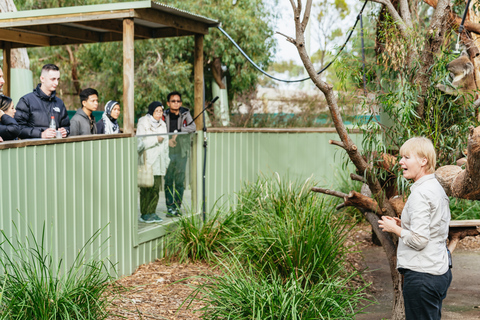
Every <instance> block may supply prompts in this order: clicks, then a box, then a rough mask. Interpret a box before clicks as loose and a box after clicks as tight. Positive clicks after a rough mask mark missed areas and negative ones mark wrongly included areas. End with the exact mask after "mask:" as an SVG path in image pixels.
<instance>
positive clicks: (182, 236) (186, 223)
mask: <svg viewBox="0 0 480 320" xmlns="http://www.w3.org/2000/svg"><path fill="white" fill-rule="evenodd" d="M206 218H207V219H206V220H205V221H204V222H202V220H201V218H200V217H198V216H197V215H194V214H189V215H186V216H184V217H182V218H181V219H180V220H179V221H178V226H175V229H174V230H173V231H172V233H171V234H170V236H168V237H166V240H165V241H166V244H165V257H166V258H167V259H171V258H177V259H179V260H180V261H181V262H185V261H192V262H196V261H208V262H210V261H215V257H216V255H218V254H219V253H221V252H223V251H224V249H225V248H227V247H228V245H229V243H230V242H231V241H232V238H234V237H235V235H234V234H232V231H231V229H230V228H231V225H232V223H233V221H232V220H233V218H234V216H233V215H232V214H226V215H225V214H223V215H222V210H221V209H218V210H217V211H216V213H215V214H214V215H213V216H211V215H207V217H206Z"/></svg>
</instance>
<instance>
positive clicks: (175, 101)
mask: <svg viewBox="0 0 480 320" xmlns="http://www.w3.org/2000/svg"><path fill="white" fill-rule="evenodd" d="M170 102H171V103H180V102H182V100H170Z"/></svg>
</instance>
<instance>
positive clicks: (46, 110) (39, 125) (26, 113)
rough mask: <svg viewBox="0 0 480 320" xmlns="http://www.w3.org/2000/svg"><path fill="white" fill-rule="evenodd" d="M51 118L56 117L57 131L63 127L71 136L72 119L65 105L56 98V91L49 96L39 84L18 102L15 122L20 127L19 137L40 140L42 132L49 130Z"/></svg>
mask: <svg viewBox="0 0 480 320" xmlns="http://www.w3.org/2000/svg"><path fill="white" fill-rule="evenodd" d="M51 116H54V117H55V122H56V123H57V129H58V128H62V127H63V128H65V130H67V134H70V119H69V118H68V113H67V109H66V108H65V104H64V103H63V101H62V100H61V99H60V98H57V97H56V96H55V91H53V92H52V94H51V95H50V96H47V95H46V94H45V93H44V92H43V91H42V90H41V89H40V84H39V85H37V87H36V88H35V89H34V90H33V92H31V93H28V94H26V95H24V96H23V97H21V98H20V101H18V104H17V113H15V120H17V122H18V125H19V126H20V134H19V137H20V138H21V139H31V138H40V137H41V135H42V132H43V131H45V130H46V129H48V127H49V124H50V119H51V118H50V117H51Z"/></svg>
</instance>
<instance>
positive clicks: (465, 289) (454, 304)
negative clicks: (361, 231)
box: [356, 244, 480, 320]
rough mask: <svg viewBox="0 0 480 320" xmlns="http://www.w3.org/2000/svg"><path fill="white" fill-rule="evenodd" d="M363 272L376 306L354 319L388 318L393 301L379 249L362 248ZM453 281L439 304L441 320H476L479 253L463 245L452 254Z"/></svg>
mask: <svg viewBox="0 0 480 320" xmlns="http://www.w3.org/2000/svg"><path fill="white" fill-rule="evenodd" d="M363 256H364V259H365V264H366V265H367V266H368V268H369V270H370V271H367V272H368V273H369V274H370V275H371V276H372V277H371V278H372V279H373V287H374V289H375V291H374V292H373V294H374V297H375V299H376V300H377V301H378V304H376V305H373V306H370V307H368V308H367V309H366V310H365V311H366V312H369V314H362V315H359V316H357V318H356V320H380V319H389V318H390V316H391V310H390V309H391V306H392V300H393V292H392V281H391V278H390V270H389V268H388V264H387V258H386V255H385V252H384V251H383V249H382V248H381V247H373V246H370V247H366V248H363ZM453 264H454V265H453V269H452V273H453V280H452V285H451V286H450V289H449V290H448V294H447V298H446V299H445V300H444V303H443V312H442V320H453V319H462V320H473V319H480V308H479V307H480V251H479V249H478V248H468V246H466V245H465V244H464V245H463V246H460V248H459V249H457V250H455V252H454V253H453Z"/></svg>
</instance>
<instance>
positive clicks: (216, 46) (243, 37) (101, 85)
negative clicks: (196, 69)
mask: <svg viewBox="0 0 480 320" xmlns="http://www.w3.org/2000/svg"><path fill="white" fill-rule="evenodd" d="M109 2H112V1H108V0H95V1H92V0H82V1H80V0H45V1H42V0H37V1H33V0H23V1H22V2H19V3H17V8H18V9H19V10H29V9H35V8H46V7H58V6H74V5H85V4H97V3H109ZM162 2H163V3H165V4H167V5H172V6H174V7H176V8H179V9H184V10H187V11H189V12H192V13H195V14H200V15H204V16H206V17H209V18H211V19H216V20H218V21H220V22H223V24H222V27H223V28H224V30H225V31H227V32H228V33H229V34H230V35H231V36H232V38H233V39H235V41H236V42H237V43H238V44H239V45H240V46H241V47H242V48H243V50H244V51H245V52H246V53H247V54H249V56H250V57H251V58H252V59H253V60H254V61H255V62H256V63H257V64H259V65H260V66H262V67H263V68H266V67H268V65H269V64H270V63H271V60H270V57H271V54H272V53H273V52H274V47H275V42H274V40H273V38H271V36H272V34H273V30H272V28H273V26H272V24H271V21H272V19H273V18H274V13H273V10H270V8H268V7H267V6H266V5H265V4H264V2H263V1H261V0H248V1H238V2H237V3H236V4H235V5H234V4H232V2H231V1H218V0H203V1H199V0H188V1H180V2H179V1H173V0H167V1H162ZM259 17H261V19H259ZM68 48H70V49H71V52H72V53H73V57H74V60H72V59H71V56H70V55H69V53H68V51H67V46H62V47H54V48H41V49H29V56H30V57H31V60H32V63H31V65H32V69H33V72H34V77H35V81H37V79H38V74H39V73H38V72H37V69H39V68H41V66H42V65H43V64H45V63H46V62H50V63H56V64H59V65H60V66H61V70H62V79H63V81H62V82H61V83H60V86H59V91H62V93H63V94H62V98H65V99H64V100H66V102H69V103H68V104H67V108H69V109H76V105H75V104H77V103H78V98H76V94H77V93H76V89H75V88H74V87H73V85H74V84H73V82H71V81H68V80H67V79H69V78H71V76H70V75H71V72H72V68H73V67H74V66H76V67H77V68H78V77H79V83H80V88H81V89H85V88H87V87H94V88H96V89H97V90H98V91H99V93H100V97H99V98H100V102H101V103H105V102H106V101H108V100H111V99H113V100H117V101H121V97H122V94H123V92H122V90H123V85H122V83H123V82H122V81H123V80H122V79H123V78H122V75H123V72H122V66H123V55H122V54H121V53H122V47H121V44H120V43H102V44H90V45H72V46H70V47H68ZM193 49H194V39H193V37H177V38H169V39H153V40H144V41H136V42H135V57H136V59H135V108H136V116H137V117H138V116H140V115H142V114H143V113H145V112H146V109H147V106H148V104H149V103H150V102H152V101H154V100H159V101H162V102H164V103H165V100H166V95H167V94H168V93H169V92H170V91H173V90H178V91H180V92H181V93H183V94H184V97H183V101H184V106H187V107H188V106H193V101H194V100H193V94H194V92H193V61H194V51H193ZM216 57H220V58H221V61H222V63H223V64H224V65H225V66H226V67H227V69H228V70H227V73H226V76H227V80H228V82H229V95H230V97H229V98H230V100H231V99H232V98H233V97H235V96H238V95H242V94H243V93H245V92H249V91H251V90H254V88H255V85H256V83H257V76H258V74H257V71H255V70H254V69H253V68H252V67H251V66H250V65H249V64H248V62H247V61H246V60H245V59H244V58H243V56H241V54H240V53H239V52H238V50H237V49H236V48H235V47H234V46H233V45H232V44H231V43H230V41H229V40H228V39H227V38H226V37H225V36H223V34H221V33H220V32H219V31H218V30H215V29H211V30H210V33H209V34H208V35H206V36H205V40H204V61H205V67H206V68H207V69H206V85H207V90H206V94H207V97H206V98H207V99H209V95H210V92H211V90H210V88H209V85H210V82H211V80H212V76H211V73H210V72H209V69H208V65H209V64H210V63H211V62H212V61H213V59H214V58H216ZM66 95H72V98H70V99H69V98H66V97H65V96H66Z"/></svg>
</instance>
